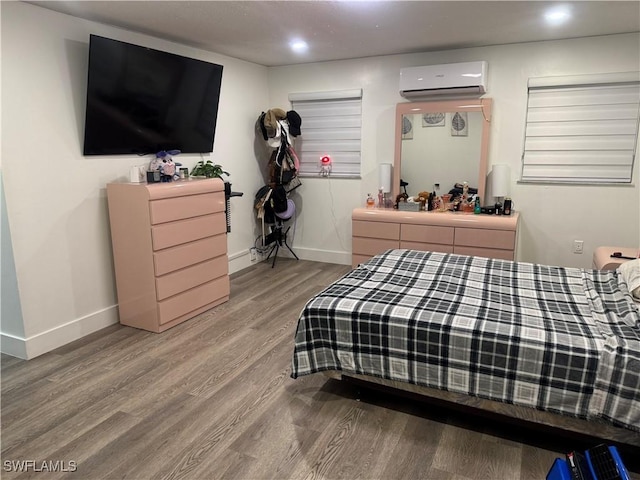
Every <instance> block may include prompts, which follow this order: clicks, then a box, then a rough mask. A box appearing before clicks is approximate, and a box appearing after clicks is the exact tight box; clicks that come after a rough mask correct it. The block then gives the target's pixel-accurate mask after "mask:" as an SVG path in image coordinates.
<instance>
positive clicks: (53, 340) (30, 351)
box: [0, 305, 119, 360]
mask: <svg viewBox="0 0 640 480" xmlns="http://www.w3.org/2000/svg"><path fill="white" fill-rule="evenodd" d="M118 321H119V318H118V306H117V305H113V306H111V307H107V308H104V309H102V310H100V311H98V312H94V313H91V314H89V315H86V316H84V317H81V318H77V319H75V320H72V321H71V322H68V323H65V324H64V325H60V326H57V327H54V328H52V329H50V330H47V331H45V332H41V333H38V334H36V335H32V336H31V337H28V338H19V337H15V336H13V335H9V334H6V333H1V332H0V350H1V351H2V353H6V354H7V355H11V356H13V357H18V358H22V359H25V360H30V359H32V358H35V357H37V356H39V355H42V354H44V353H47V352H50V351H51V350H55V349H56V348H58V347H61V346H63V345H66V344H67V343H71V342H73V341H74V340H78V339H80V338H82V337H84V336H86V335H89V334H90V333H93V332H95V331H97V330H100V329H102V328H105V327H108V326H109V325H113V324H114V323H118Z"/></svg>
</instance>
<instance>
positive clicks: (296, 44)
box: [289, 40, 309, 53]
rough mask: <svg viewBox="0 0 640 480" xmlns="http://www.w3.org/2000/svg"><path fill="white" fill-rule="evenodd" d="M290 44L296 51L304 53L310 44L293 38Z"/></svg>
mask: <svg viewBox="0 0 640 480" xmlns="http://www.w3.org/2000/svg"><path fill="white" fill-rule="evenodd" d="M289 46H290V47H291V50H293V51H294V52H296V53H304V52H306V51H307V50H309V45H307V42H305V41H304V40H293V41H292V42H290V43H289Z"/></svg>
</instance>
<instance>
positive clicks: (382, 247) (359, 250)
mask: <svg viewBox="0 0 640 480" xmlns="http://www.w3.org/2000/svg"><path fill="white" fill-rule="evenodd" d="M390 248H400V243H399V242H398V240H379V239H377V238H363V237H353V239H352V249H353V253H354V254H359V255H377V254H379V253H382V252H384V251H386V250H389V249H390Z"/></svg>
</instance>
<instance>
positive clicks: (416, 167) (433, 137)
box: [393, 98, 491, 204]
mask: <svg viewBox="0 0 640 480" xmlns="http://www.w3.org/2000/svg"><path fill="white" fill-rule="evenodd" d="M490 122H491V99H490V98H481V99H478V98H474V99H460V100H447V101H435V102H411V103H408V102H405V103H399V104H398V105H397V107H396V139H395V141H396V148H395V161H394V169H393V199H395V198H396V196H397V195H398V194H399V193H402V192H403V191H404V189H401V188H400V179H402V180H404V181H405V182H408V183H409V185H408V186H407V193H408V194H409V195H410V196H412V195H416V194H417V193H418V192H422V191H432V190H433V186H434V183H439V184H440V193H441V194H443V193H448V192H449V190H451V189H452V188H453V187H454V185H455V184H456V183H462V182H468V184H469V187H470V188H477V190H478V194H479V196H480V199H481V201H482V203H483V204H484V192H485V181H486V175H487V156H488V153H489V127H490Z"/></svg>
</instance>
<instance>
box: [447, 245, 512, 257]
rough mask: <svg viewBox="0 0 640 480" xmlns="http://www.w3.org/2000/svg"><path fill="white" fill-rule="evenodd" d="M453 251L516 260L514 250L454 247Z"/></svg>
mask: <svg viewBox="0 0 640 480" xmlns="http://www.w3.org/2000/svg"><path fill="white" fill-rule="evenodd" d="M453 253H457V254H458V255H468V256H470V257H486V258H499V259H501V260H515V258H514V252H513V250H498V249H495V248H479V247H458V246H455V247H453Z"/></svg>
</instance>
